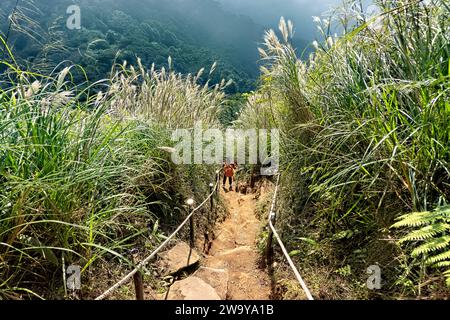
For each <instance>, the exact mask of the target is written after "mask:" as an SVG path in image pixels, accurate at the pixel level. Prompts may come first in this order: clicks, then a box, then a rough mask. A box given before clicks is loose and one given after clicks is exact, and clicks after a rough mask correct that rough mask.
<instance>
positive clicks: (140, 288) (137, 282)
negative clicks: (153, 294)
mask: <svg viewBox="0 0 450 320" xmlns="http://www.w3.org/2000/svg"><path fill="white" fill-rule="evenodd" d="M131 252H132V253H131V259H132V261H133V265H136V254H137V252H138V250H137V249H133V250H132V251H131ZM133 280H134V290H135V292H136V300H144V282H143V280H142V273H141V270H139V271H138V272H136V273H135V274H134V275H133Z"/></svg>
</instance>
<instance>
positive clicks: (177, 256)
mask: <svg viewBox="0 0 450 320" xmlns="http://www.w3.org/2000/svg"><path fill="white" fill-rule="evenodd" d="M158 256H159V258H160V260H159V261H158V263H157V266H158V269H159V270H160V272H161V274H163V275H165V276H167V275H171V274H175V273H178V272H180V271H181V270H183V269H185V268H187V267H191V266H193V265H195V264H198V263H199V262H200V255H199V254H198V252H197V251H196V250H195V249H191V248H190V247H189V245H188V244H187V243H185V242H179V243H178V244H177V245H175V246H174V247H173V248H172V249H170V250H169V251H165V252H162V253H160V254H158Z"/></svg>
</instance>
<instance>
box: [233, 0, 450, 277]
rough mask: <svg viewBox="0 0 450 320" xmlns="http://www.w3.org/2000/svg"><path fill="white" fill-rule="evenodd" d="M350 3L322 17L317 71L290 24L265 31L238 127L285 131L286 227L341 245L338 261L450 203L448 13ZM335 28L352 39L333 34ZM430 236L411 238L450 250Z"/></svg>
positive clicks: (435, 230) (432, 6) (435, 231)
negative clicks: (395, 226) (254, 85)
mask: <svg viewBox="0 0 450 320" xmlns="http://www.w3.org/2000/svg"><path fill="white" fill-rule="evenodd" d="M352 3H353V2H352V1H346V2H345V4H344V5H343V7H342V8H341V10H339V11H337V12H336V14H335V15H334V16H332V17H330V19H327V20H320V19H319V20H320V21H318V27H319V30H320V31H321V33H322V35H323V40H322V41H320V42H316V43H315V44H314V46H315V47H316V51H315V53H314V54H312V55H311V56H310V59H309V61H308V62H307V63H305V62H303V61H301V60H300V59H299V57H298V55H297V52H296V50H295V48H294V47H293V45H292V29H293V26H292V24H291V23H290V22H289V21H285V20H284V19H283V20H281V21H280V26H279V29H280V33H281V35H280V36H278V35H277V34H276V33H275V31H268V32H266V34H265V37H264V43H263V46H262V48H261V49H260V54H261V57H262V59H263V61H264V62H265V63H264V65H263V67H262V69H261V70H262V76H261V83H262V84H261V87H260V88H259V90H258V91H257V92H256V93H255V94H254V95H253V96H251V97H250V98H249V100H248V103H247V106H246V108H245V109H244V110H243V111H242V116H241V118H240V119H239V123H241V124H242V125H243V126H246V127H258V128H271V127H276V128H279V129H280V130H281V158H282V159H281V160H282V165H281V168H282V170H283V177H282V186H283V188H284V192H283V193H282V197H283V199H282V200H281V201H280V203H281V204H280V206H281V208H280V211H281V212H283V214H284V216H283V218H282V219H281V221H282V222H281V224H284V226H285V227H286V228H288V230H292V229H294V230H295V229H296V227H295V226H297V228H298V230H302V231H299V232H304V233H302V236H305V237H312V238H314V237H313V236H312V235H311V234H309V233H307V232H312V233H314V236H316V237H317V238H318V239H320V240H321V243H322V244H324V243H328V242H327V241H329V240H331V239H336V240H339V241H334V244H333V245H334V246H335V248H334V249H335V250H334V252H333V254H334V255H335V256H333V257H326V258H324V257H317V258H318V259H319V260H321V259H324V260H325V259H327V260H326V261H329V260H331V259H335V261H338V262H339V263H340V262H341V261H343V260H345V258H346V257H349V252H352V251H353V249H355V248H365V247H369V246H370V247H375V243H378V244H379V243H381V242H379V241H377V240H375V239H380V238H382V239H385V238H388V237H393V238H395V235H390V234H389V232H388V231H387V230H389V227H390V225H392V223H393V221H394V219H395V218H396V217H397V216H399V215H402V214H404V213H406V212H415V211H422V210H427V208H432V207H436V205H437V203H438V202H439V201H440V199H443V200H444V201H447V202H448V201H449V200H450V171H449V168H450V163H449V159H450V135H449V132H450V122H449V121H448V119H450V104H449V99H448V96H449V92H450V91H449V90H450V89H449V88H450V77H449V64H448V61H449V53H450V52H449V49H450V46H449V38H448V28H449V19H448V6H447V4H446V3H445V1H441V0H432V1H427V2H426V4H425V3H423V2H422V3H418V2H413V1H406V0H405V1H390V0H386V1H379V2H378V7H379V9H380V12H381V14H379V15H378V16H376V17H368V16H367V15H366V14H365V13H364V12H361V11H360V10H359V9H357V8H355V7H354V6H353V5H352ZM336 28H338V29H339V30H344V32H343V34H342V35H334V36H333V35H332V34H331V33H330V30H333V29H336ZM428 218H429V219H433V218H432V216H429V217H428V216H427V218H426V219H428ZM420 219H422V217H419V219H418V221H416V222H415V223H418V225H419V226H420V225H421V223H424V222H425V221H426V220H420ZM412 222H413V223H414V221H412ZM305 226H306V227H305ZM280 227H281V226H280ZM426 227H427V228H426V229H424V230H421V231H420V232H417V233H414V234H411V235H410V237H418V238H421V237H424V239H425V240H427V239H428V240H430V241H431V240H432V239H433V240H434V239H440V240H436V242H433V243H430V244H431V245H432V246H435V247H444V246H447V241H448V238H440V237H439V234H442V232H447V231H448V229H447V226H446V225H444V224H442V223H435V224H433V223H431V224H427V225H426ZM353 230H358V232H353ZM436 237H437V238H436ZM339 238H340V239H339ZM429 250H430V248H428V247H422V248H421V249H420V250H419V251H417V253H418V254H419V253H421V252H422V251H423V252H428V251H429ZM390 254H392V256H390V257H388V256H387V255H385V257H382V258H383V259H385V260H386V263H390V262H391V261H392V260H393V259H394V256H393V255H394V251H393V252H391V253H390ZM396 272H398V270H397V271H396ZM392 274H393V275H392V276H393V277H394V278H395V275H394V272H393V273H392ZM392 282H394V281H392Z"/></svg>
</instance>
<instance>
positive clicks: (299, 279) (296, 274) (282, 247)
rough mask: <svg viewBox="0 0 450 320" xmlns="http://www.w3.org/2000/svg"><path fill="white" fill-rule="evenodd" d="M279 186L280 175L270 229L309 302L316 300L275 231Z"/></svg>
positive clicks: (271, 213)
mask: <svg viewBox="0 0 450 320" xmlns="http://www.w3.org/2000/svg"><path fill="white" fill-rule="evenodd" d="M279 185H280V174H278V177H277V184H276V186H275V192H274V195H273V200H272V205H271V207H270V213H269V227H270V229H271V230H272V232H273V235H274V236H275V239H277V242H278V244H279V245H280V247H281V250H282V251H283V254H284V256H285V257H286V259H287V261H288V263H289V266H290V267H291V269H292V271H293V272H294V274H295V277H296V278H297V281H298V282H299V283H300V285H301V287H302V289H303V291H304V292H305V294H306V297H307V298H308V300H314V298H313V296H312V295H311V292H310V291H309V289H308V287H307V285H306V283H305V281H303V278H302V276H301V275H300V272H299V271H298V270H297V267H296V266H295V264H294V262H293V261H292V259H291V257H290V256H289V253H288V252H287V250H286V247H285V246H284V244H283V241H282V240H281V238H280V236H279V235H278V232H277V230H276V229H275V226H274V225H273V221H274V220H275V217H276V212H275V203H276V199H277V195H278V189H279Z"/></svg>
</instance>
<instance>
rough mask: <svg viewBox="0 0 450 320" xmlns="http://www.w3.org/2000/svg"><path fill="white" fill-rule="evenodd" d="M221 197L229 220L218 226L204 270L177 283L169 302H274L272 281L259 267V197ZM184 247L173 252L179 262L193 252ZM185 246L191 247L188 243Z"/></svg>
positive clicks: (169, 296)
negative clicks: (271, 298)
mask: <svg viewBox="0 0 450 320" xmlns="http://www.w3.org/2000/svg"><path fill="white" fill-rule="evenodd" d="M221 197H222V199H223V200H224V201H225V204H226V207H227V210H228V213H229V215H228V218H227V219H226V220H225V221H224V222H223V223H222V224H221V225H220V226H218V229H217V230H216V232H215V235H216V237H215V239H214V241H213V242H212V244H211V247H210V250H209V253H208V255H207V256H206V257H205V258H204V259H203V260H202V262H201V266H200V268H199V269H198V270H197V271H196V272H195V273H194V274H192V275H191V276H189V277H187V278H185V279H183V280H180V281H176V282H175V283H174V284H173V285H172V286H171V287H170V289H169V291H168V292H167V294H166V299H168V300H269V299H270V293H271V286H270V278H269V276H268V275H267V274H266V273H265V272H264V270H261V269H260V268H259V267H258V260H259V254H258V251H257V238H258V233H259V230H260V228H261V226H262V223H261V221H259V220H258V219H257V217H256V216H255V209H256V200H255V195H254V194H248V195H242V194H240V193H236V192H225V191H221ZM182 247H183V245H181V246H178V247H177V250H178V251H179V252H177V253H176V252H175V251H177V250H175V249H172V251H174V252H173V253H174V256H176V257H178V258H177V259H175V260H177V261H178V260H180V261H184V259H185V256H187V255H189V253H188V252H189V249H188V248H184V249H183V248H182ZM184 247H188V246H187V245H186V244H184ZM175 253H176V254H175ZM169 255H170V254H169Z"/></svg>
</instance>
